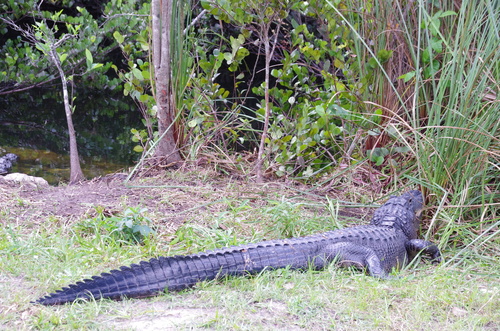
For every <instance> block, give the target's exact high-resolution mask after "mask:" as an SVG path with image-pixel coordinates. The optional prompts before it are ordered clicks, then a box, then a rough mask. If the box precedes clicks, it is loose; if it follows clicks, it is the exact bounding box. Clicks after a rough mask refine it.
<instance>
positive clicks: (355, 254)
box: [36, 191, 440, 305]
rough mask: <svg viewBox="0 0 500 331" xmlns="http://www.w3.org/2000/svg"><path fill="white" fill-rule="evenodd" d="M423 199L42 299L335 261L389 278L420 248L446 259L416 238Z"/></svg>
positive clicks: (158, 287) (143, 289)
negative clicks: (359, 219) (366, 221)
mask: <svg viewBox="0 0 500 331" xmlns="http://www.w3.org/2000/svg"><path fill="white" fill-rule="evenodd" d="M422 201H423V199H422V194H421V193H420V192H419V191H410V192H407V193H405V194H403V195H402V196H399V197H391V198H390V199H389V200H388V201H387V202H386V203H385V204H384V205H383V206H381V207H380V208H379V209H377V211H376V212H375V214H374V217H373V219H372V221H371V223H370V225H363V226H355V227H351V228H346V229H341V230H335V231H328V232H325V233H321V234H316V235H312V236H307V237H300V238H290V239H284V240H271V241H263V242H260V243H255V244H248V245H241V246H234V247H228V248H221V249H216V250H213V251H207V252H203V253H199V254H192V255H186V256H173V257H160V258H157V259H156V258H154V259H151V260H149V261H143V262H140V263H139V264H132V265H131V266H130V267H121V268H120V269H119V270H112V271H110V272H109V273H103V274H101V275H100V276H93V277H92V279H85V280H83V281H81V282H77V283H76V284H72V285H69V287H64V288H62V289H61V290H58V291H56V292H55V293H52V294H49V295H47V296H45V297H42V298H40V299H38V300H37V301H36V303H40V304H43V305H57V304H64V303H68V302H73V301H75V300H77V299H89V298H95V299H100V298H109V299H114V300H119V299H121V298H122V297H128V298H142V297H149V296H154V295H157V294H159V293H162V292H164V291H178V290H182V289H185V288H188V287H191V286H193V285H195V284H196V283H197V282H199V281H203V280H211V279H215V278H219V277H224V276H226V275H230V276H242V275H246V274H254V273H258V272H260V271H262V270H264V269H279V268H285V267H290V268H292V269H305V268H308V267H313V268H316V269H321V268H324V267H325V266H326V265H327V264H328V263H331V262H332V261H336V262H337V263H339V264H341V265H354V266H357V267H360V268H365V269H367V271H368V272H369V274H370V275H371V276H374V277H379V278H387V274H388V272H390V271H391V270H392V269H393V268H396V269H398V268H400V267H401V266H404V265H405V264H406V263H407V262H408V260H409V259H411V258H413V257H414V256H415V255H416V254H417V253H418V252H420V251H423V252H424V253H425V254H427V255H429V256H430V257H431V258H432V259H433V260H435V261H439V259H440V253H439V250H438V248H437V247H436V246H435V245H433V244H432V243H430V242H427V241H425V240H420V239H416V236H417V234H416V230H417V228H418V223H419V217H418V216H417V214H418V212H419V210H420V209H421V208H422Z"/></svg>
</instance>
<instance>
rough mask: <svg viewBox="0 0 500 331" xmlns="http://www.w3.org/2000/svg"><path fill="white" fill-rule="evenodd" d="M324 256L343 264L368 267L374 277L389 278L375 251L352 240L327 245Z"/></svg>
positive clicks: (329, 260)
mask: <svg viewBox="0 0 500 331" xmlns="http://www.w3.org/2000/svg"><path fill="white" fill-rule="evenodd" d="M322 256H324V257H325V259H326V261H327V262H334V261H335V262H337V263H338V264H340V265H341V266H354V267H357V268H360V269H367V270H368V273H369V274H370V276H372V277H376V278H383V279H387V278H389V277H388V275H387V272H386V271H385V270H384V268H383V267H382V263H381V262H380V258H379V257H378V256H377V254H376V253H375V251H374V250H373V249H371V248H369V247H366V246H360V245H359V244H354V243H350V242H339V243H335V244H331V245H328V246H326V247H325V248H324V249H323V250H322Z"/></svg>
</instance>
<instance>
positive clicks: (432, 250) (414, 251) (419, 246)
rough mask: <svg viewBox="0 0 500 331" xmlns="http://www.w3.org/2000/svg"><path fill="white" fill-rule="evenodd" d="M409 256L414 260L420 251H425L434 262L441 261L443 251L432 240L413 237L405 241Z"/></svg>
mask: <svg viewBox="0 0 500 331" xmlns="http://www.w3.org/2000/svg"><path fill="white" fill-rule="evenodd" d="M405 248H406V251H407V252H408V256H409V257H410V259H412V260H413V258H414V257H415V256H417V255H418V253H420V252H423V253H424V254H425V255H427V256H428V257H429V258H430V260H431V261H432V262H433V263H439V262H441V252H440V251H439V248H438V247H437V246H436V245H434V244H433V243H431V242H430V241H427V240H423V239H411V240H408V241H407V242H406V243H405Z"/></svg>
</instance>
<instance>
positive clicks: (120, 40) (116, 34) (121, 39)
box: [113, 31, 125, 44]
mask: <svg viewBox="0 0 500 331" xmlns="http://www.w3.org/2000/svg"><path fill="white" fill-rule="evenodd" d="M113 37H115V39H116V41H117V42H118V43H119V44H123V42H124V41H125V38H124V37H123V36H122V35H121V33H120V32H118V31H115V32H113Z"/></svg>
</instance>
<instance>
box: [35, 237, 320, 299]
mask: <svg viewBox="0 0 500 331" xmlns="http://www.w3.org/2000/svg"><path fill="white" fill-rule="evenodd" d="M313 237H314V236H311V237H304V238H300V239H299V238H294V239H291V242H292V243H293V244H290V243H289V242H288V241H286V240H283V241H281V240H276V241H267V242H261V243H258V244H250V245H243V246H238V247H229V248H223V249H217V250H214V251H207V252H204V253H200V254H193V255H186V256H172V257H160V258H153V259H150V260H149V261H143V262H140V263H139V264H132V265H131V266H130V267H121V268H120V269H118V270H111V271H110V272H109V273H103V274H101V275H100V276H93V277H92V278H91V279H85V280H83V281H80V282H77V283H76V284H72V285H69V286H68V287H64V288H62V289H61V290H58V291H56V292H55V293H51V294H49V295H47V296H45V297H42V298H40V299H38V300H36V301H35V303H39V304H43V305H59V304H64V303H68V302H73V301H75V300H77V299H91V298H94V299H101V298H109V299H113V300H120V299H121V298H122V297H128V298H143V297H149V296H154V295H157V294H159V293H161V292H164V291H179V290H183V289H185V288H188V287H191V286H193V285H195V284H196V283H197V282H199V281H203V280H212V279H216V278H218V277H223V276H226V275H231V276H240V275H245V274H250V273H258V272H260V271H262V270H263V269H265V268H266V267H270V266H272V268H273V269H276V268H283V267H286V266H290V267H291V268H304V267H307V266H308V263H309V259H310V256H311V253H312V252H311V250H312V251H314V248H315V247H317V243H316V242H315V240H313V239H314V238H313ZM321 239H323V240H324V238H321ZM319 263H320V264H322V263H321V262H319ZM321 266H322V265H318V267H321Z"/></svg>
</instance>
